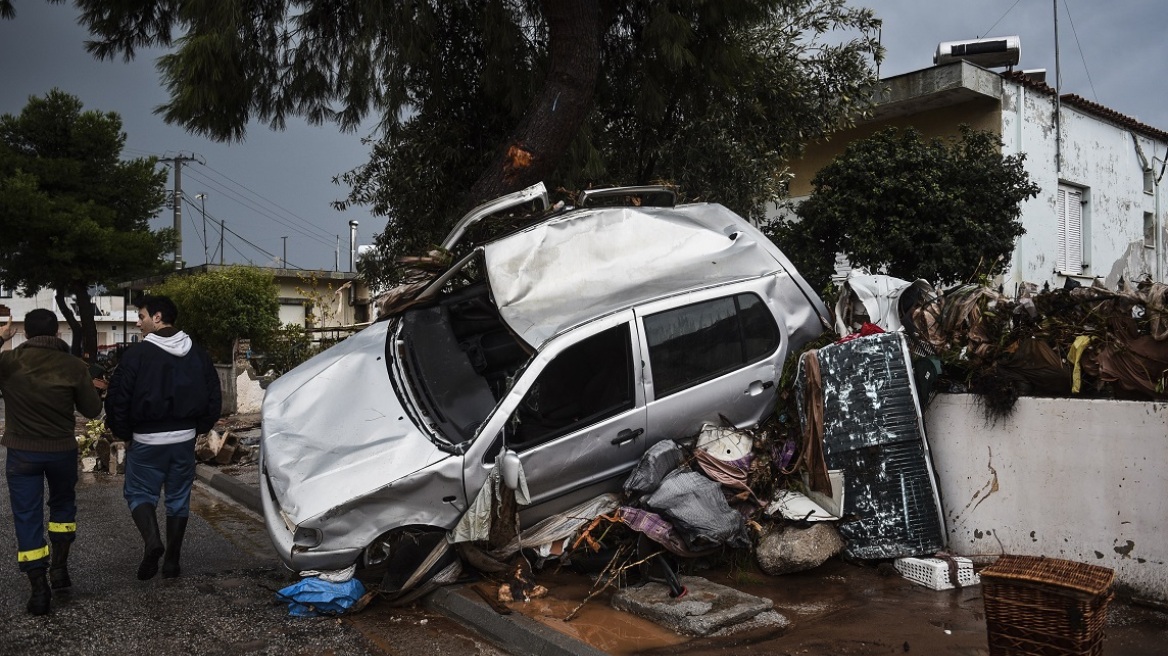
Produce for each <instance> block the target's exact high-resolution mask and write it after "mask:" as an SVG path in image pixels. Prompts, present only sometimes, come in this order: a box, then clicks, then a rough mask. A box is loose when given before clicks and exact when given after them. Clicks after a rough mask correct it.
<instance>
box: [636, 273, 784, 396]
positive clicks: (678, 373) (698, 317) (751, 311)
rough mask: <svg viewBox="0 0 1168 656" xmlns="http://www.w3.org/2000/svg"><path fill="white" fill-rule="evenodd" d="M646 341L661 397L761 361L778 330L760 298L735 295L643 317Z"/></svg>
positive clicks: (775, 344) (776, 342)
mask: <svg viewBox="0 0 1168 656" xmlns="http://www.w3.org/2000/svg"><path fill="white" fill-rule="evenodd" d="M645 341H646V342H647V343H648V346H649V364H650V366H651V367H652V369H653V389H654V391H655V393H656V398H662V397H665V396H668V395H670V394H674V393H676V392H680V391H682V390H684V389H687V388H689V387H692V386H694V385H697V384H699V383H702V382H705V381H707V380H710V379H713V378H716V377H718V376H720V375H722V374H724V373H727V372H730V371H733V370H735V369H738V368H739V367H742V366H745V365H747V364H751V363H753V362H757V361H759V360H761V359H763V358H764V357H766V356H767V355H769V354H771V353H773V352H774V350H775V349H776V348H778V346H779V329H778V326H777V325H776V324H775V319H774V317H773V316H771V313H770V310H768V309H767V306H766V303H764V302H763V301H762V299H760V298H759V297H758V296H755V295H754V294H738V295H736V296H726V297H723V298H716V299H713V300H709V301H703V302H701V303H694V304H692V305H686V306H684V307H679V308H674V309H672V310H666V311H664V312H658V313H657V314H652V315H649V316H647V317H645Z"/></svg>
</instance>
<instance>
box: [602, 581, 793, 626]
mask: <svg viewBox="0 0 1168 656" xmlns="http://www.w3.org/2000/svg"><path fill="white" fill-rule="evenodd" d="M680 579H681V584H682V585H684V586H685V587H686V590H687V592H686V594H685V595H684V596H682V597H679V598H677V599H673V598H671V597H670V596H669V587H668V586H666V585H664V584H661V583H646V584H645V585H642V586H639V587H635V588H625V589H623V590H621V591H619V592H617V593H616V594H615V595H613V597H612V606H613V608H616V609H617V610H623V611H625V612H628V613H632V614H634V615H637V616H639V617H643V618H645V619H647V620H650V621H653V622H656V623H657V624H660V625H662V626H664V627H666V628H668V629H671V630H673V631H676V632H677V633H681V634H684V635H692V636H704V635H710V634H712V633H715V632H719V631H725V630H728V629H732V628H733V627H736V626H739V625H742V624H744V623H746V622H749V621H750V620H752V619H754V618H755V617H756V616H758V615H759V614H760V613H764V612H767V611H770V610H771V609H772V607H773V606H774V603H773V602H772V601H771V600H770V599H765V598H763V597H756V596H754V595H750V594H746V593H745V592H741V591H739V590H735V589H734V588H731V587H727V586H725V585H720V584H718V583H714V582H712V581H709V580H706V579H703V578H701V577H697V576H682V577H680Z"/></svg>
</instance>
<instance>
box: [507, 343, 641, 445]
mask: <svg viewBox="0 0 1168 656" xmlns="http://www.w3.org/2000/svg"><path fill="white" fill-rule="evenodd" d="M632 359H633V358H632V343H631V338H630V332H629V324H622V325H619V326H615V327H613V328H609V329H608V330H605V331H603V332H600V333H597V334H595V335H592V336H591V337H588V338H586V339H584V340H582V341H581V342H580V343H578V344H574V345H572V346H570V347H568V348H567V349H565V350H564V351H563V352H561V353H560V354H559V355H558V356H556V358H555V359H554V360H552V361H551V362H549V363H548V365H547V367H545V368H544V370H543V371H542V372H540V374H539V377H538V378H537V379H536V381H535V383H534V384H532V386H531V388H530V389H528V390H527V394H526V395H524V397H523V400H522V401H521V402H520V403H519V407H518V408H517V409H516V411H515V414H514V415H513V416H512V421H511V422H509V426H508V438H507V444H508V445H509V446H510V447H512V448H514V449H515V450H516V451H522V450H524V449H526V448H530V447H532V446H534V445H536V444H541V443H543V442H546V441H548V440H550V439H553V438H556V437H559V436H561V435H566V434H568V433H571V432H573V431H576V430H579V429H581V428H584V427H586V426H589V425H591V424H594V423H596V422H598V421H601V420H604V419H607V418H608V417H611V416H613V415H616V414H618V413H620V412H623V411H625V410H629V409H631V408H633V406H634V405H635V403H636V397H635V393H634V389H633V362H632Z"/></svg>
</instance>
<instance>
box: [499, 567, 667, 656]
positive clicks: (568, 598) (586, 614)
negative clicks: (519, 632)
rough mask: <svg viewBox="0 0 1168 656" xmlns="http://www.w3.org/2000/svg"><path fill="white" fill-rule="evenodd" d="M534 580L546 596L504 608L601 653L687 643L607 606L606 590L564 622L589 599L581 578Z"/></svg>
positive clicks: (544, 575) (549, 576) (540, 577)
mask: <svg viewBox="0 0 1168 656" xmlns="http://www.w3.org/2000/svg"><path fill="white" fill-rule="evenodd" d="M536 578H537V580H538V581H539V583H540V584H541V585H544V586H546V587H547V588H548V590H549V591H550V592H549V593H548V596H546V597H544V598H542V599H533V600H531V601H529V602H527V603H523V602H511V603H509V604H507V606H508V607H509V608H511V609H512V610H513V611H515V612H517V613H523V614H524V615H526V616H527V617H530V618H532V619H534V620H536V621H538V622H540V623H541V624H543V625H545V626H547V627H549V628H552V629H555V630H556V631H559V632H560V633H563V634H566V635H568V636H571V637H572V638H575V639H576V640H579V641H581V642H584V643H587V644H589V645H591V646H593V647H595V648H597V649H599V650H601V651H604V652H607V653H609V654H615V655H618V656H625V655H628V654H635V653H638V652H643V651H648V650H653V649H661V648H666V647H673V646H675V645H680V644H683V643H685V642H687V641H688V640H689V638H688V637H686V636H682V635H678V634H676V633H674V632H673V631H670V630H669V629H666V628H663V627H661V626H658V625H657V624H654V623H653V622H650V621H649V620H645V619H641V618H639V617H637V616H635V615H630V614H628V613H625V612H622V611H619V610H616V609H615V608H612V607H611V606H609V599H610V598H611V596H612V595H611V593H609V592H608V591H606V592H605V593H604V594H601V595H597V596H596V597H595V598H593V599H592V600H591V601H589V602H588V603H587V604H585V605H584V607H583V608H581V609H580V611H579V612H578V613H576V616H575V617H573V618H572V620H571V621H569V622H565V621H564V618H565V617H567V616H568V615H570V614H571V613H572V611H573V610H575V609H576V607H577V606H579V605H580V602H581V601H582V600H583V599H584V598H585V597H587V596H588V591H589V588H588V586H587V584H585V583H582V582H581V581H582V580H583V578H584V577H580V576H576V575H563V574H549V573H542V574H539V575H537V577H536Z"/></svg>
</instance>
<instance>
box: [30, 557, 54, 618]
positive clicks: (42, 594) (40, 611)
mask: <svg viewBox="0 0 1168 656" xmlns="http://www.w3.org/2000/svg"><path fill="white" fill-rule="evenodd" d="M27 573H28V582H29V583H31V584H32V594H31V595H30V596H29V598H28V606H27V609H28V613H29V615H48V614H49V604H50V602H51V601H52V599H53V590H52V588H50V587H49V579H48V577H47V576H45V568H44V567H38V568H36V569H34V570H29V571H28V572H27Z"/></svg>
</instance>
